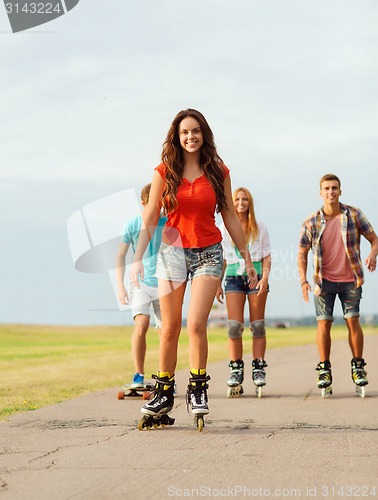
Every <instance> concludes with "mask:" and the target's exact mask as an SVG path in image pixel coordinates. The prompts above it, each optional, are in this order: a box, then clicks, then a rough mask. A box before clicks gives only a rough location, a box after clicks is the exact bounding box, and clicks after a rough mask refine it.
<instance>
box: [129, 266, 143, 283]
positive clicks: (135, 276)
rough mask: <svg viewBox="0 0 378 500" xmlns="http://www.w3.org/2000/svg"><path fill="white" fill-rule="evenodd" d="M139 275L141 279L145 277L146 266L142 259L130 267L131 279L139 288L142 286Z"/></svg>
mask: <svg viewBox="0 0 378 500" xmlns="http://www.w3.org/2000/svg"><path fill="white" fill-rule="evenodd" d="M139 277H140V279H141V280H142V279H143V278H144V267H143V263H142V261H139V262H133V263H132V264H131V269H130V281H131V283H133V284H134V285H135V286H136V287H138V288H140V284H139Z"/></svg>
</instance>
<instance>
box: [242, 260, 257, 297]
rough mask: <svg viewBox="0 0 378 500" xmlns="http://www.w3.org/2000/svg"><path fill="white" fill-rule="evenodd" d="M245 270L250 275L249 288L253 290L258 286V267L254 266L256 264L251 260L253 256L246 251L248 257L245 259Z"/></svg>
mask: <svg viewBox="0 0 378 500" xmlns="http://www.w3.org/2000/svg"><path fill="white" fill-rule="evenodd" d="M245 272H246V273H247V275H248V284H249V288H250V289H251V290H252V289H253V288H256V283H257V273H256V269H255V268H254V265H253V263H252V261H251V256H250V255H249V252H247V253H246V259H245Z"/></svg>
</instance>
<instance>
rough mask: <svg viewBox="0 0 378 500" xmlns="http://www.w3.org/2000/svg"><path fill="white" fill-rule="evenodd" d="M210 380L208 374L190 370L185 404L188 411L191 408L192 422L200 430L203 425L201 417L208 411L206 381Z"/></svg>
mask: <svg viewBox="0 0 378 500" xmlns="http://www.w3.org/2000/svg"><path fill="white" fill-rule="evenodd" d="M209 380H210V377H209V375H206V373H204V374H203V375H197V374H194V373H192V372H190V378H189V384H188V389H187V391H186V405H187V409H188V412H189V408H190V409H191V412H192V414H193V415H194V423H195V425H196V427H197V429H198V430H199V431H200V432H201V431H202V429H203V428H204V426H205V422H204V419H203V417H204V416H205V415H207V414H208V413H209V407H208V405H207V401H208V399H207V389H208V387H209V386H208V384H207V382H208V381H209Z"/></svg>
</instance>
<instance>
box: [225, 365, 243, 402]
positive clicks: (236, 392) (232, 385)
mask: <svg viewBox="0 0 378 500" xmlns="http://www.w3.org/2000/svg"><path fill="white" fill-rule="evenodd" d="M228 366H229V367H230V370H231V371H230V378H229V379H228V380H227V385H228V389H227V397H228V398H238V397H240V396H241V395H242V394H243V392H244V391H243V386H242V383H243V380H244V361H243V360H242V359H237V360H236V361H230V362H229V364H228Z"/></svg>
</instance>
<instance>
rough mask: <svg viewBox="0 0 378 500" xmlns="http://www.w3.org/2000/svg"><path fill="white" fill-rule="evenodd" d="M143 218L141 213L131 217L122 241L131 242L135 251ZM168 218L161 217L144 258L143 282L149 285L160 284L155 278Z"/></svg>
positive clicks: (155, 285)
mask: <svg viewBox="0 0 378 500" xmlns="http://www.w3.org/2000/svg"><path fill="white" fill-rule="evenodd" d="M142 220H143V219H142V217H141V216H140V215H137V216H136V217H134V218H133V219H131V220H130V221H129V222H128V223H127V224H126V226H125V228H124V230H123V234H122V243H126V244H130V243H131V246H132V248H133V251H134V253H135V249H136V247H137V244H138V238H139V233H140V230H141V228H142ZM166 220H167V218H166V217H159V221H158V225H157V226H156V229H155V231H154V234H153V235H152V238H151V241H150V242H149V244H148V246H147V248H146V251H145V252H144V256H143V259H142V262H143V267H144V279H143V283H145V284H146V285H148V286H154V287H157V286H158V280H157V278H155V273H156V260H157V255H158V252H159V248H160V243H161V237H162V233H163V227H164V225H165V222H166Z"/></svg>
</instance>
